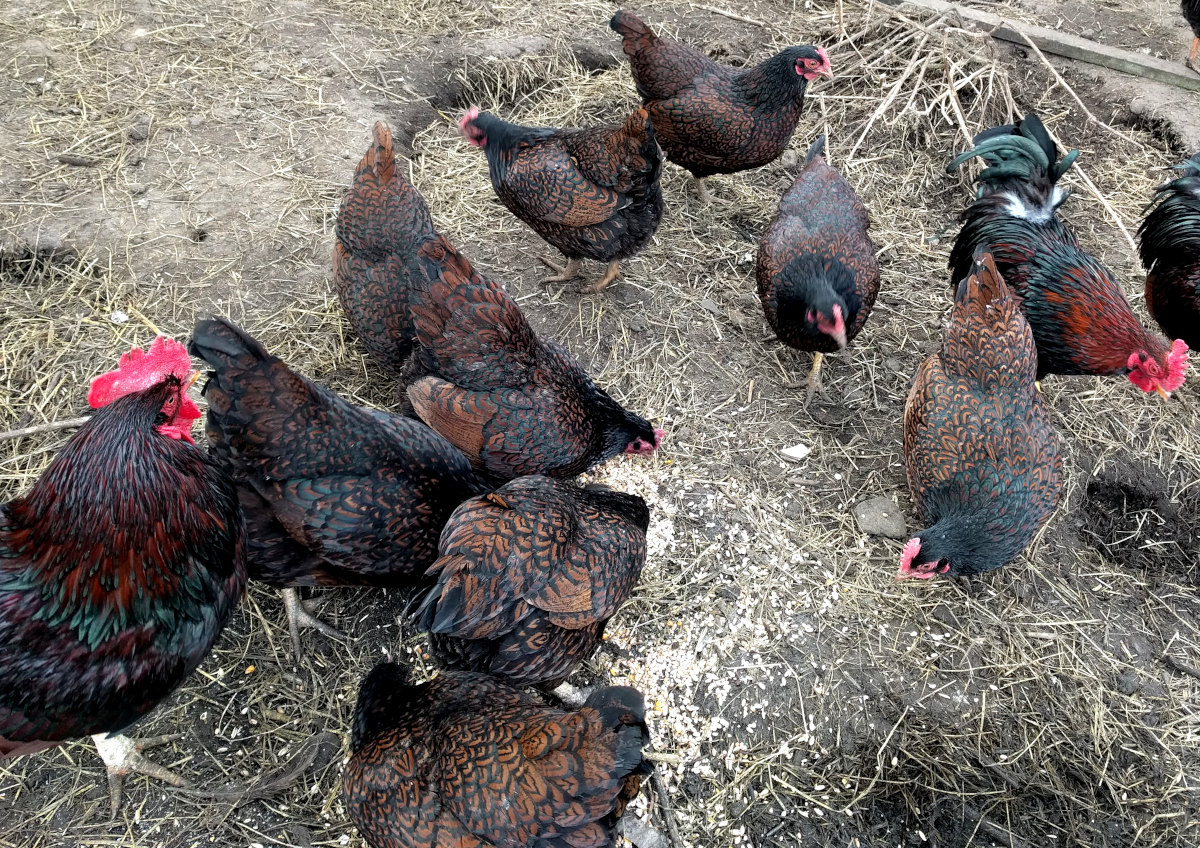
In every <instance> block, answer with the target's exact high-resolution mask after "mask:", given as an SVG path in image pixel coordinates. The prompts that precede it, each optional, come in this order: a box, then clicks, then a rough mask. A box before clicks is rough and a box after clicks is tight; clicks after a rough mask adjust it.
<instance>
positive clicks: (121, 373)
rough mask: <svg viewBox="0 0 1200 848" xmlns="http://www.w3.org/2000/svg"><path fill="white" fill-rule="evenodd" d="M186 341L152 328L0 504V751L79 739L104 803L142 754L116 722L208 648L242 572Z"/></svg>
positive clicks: (228, 483) (114, 798) (149, 705)
mask: <svg viewBox="0 0 1200 848" xmlns="http://www.w3.org/2000/svg"><path fill="white" fill-rule="evenodd" d="M190 371H191V361H190V360H189V359H188V356H187V352H186V350H185V349H184V347H183V345H181V344H179V343H178V342H175V341H174V340H172V339H165V338H161V337H160V338H158V339H155V341H154V343H153V344H152V345H151V346H150V349H149V350H148V351H145V352H143V351H142V350H141V349H139V348H134V349H133V350H131V351H130V352H129V353H127V354H126V355H125V356H123V357H121V362H120V367H119V368H118V369H117V370H116V371H112V372H109V373H107V374H103V375H101V376H99V377H97V378H96V379H94V380H93V381H92V385H91V390H90V391H89V393H88V402H89V403H90V405H91V406H92V407H93V408H94V409H96V413H95V414H94V415H93V416H92V417H91V419H90V420H89V421H88V422H87V423H85V424H84V425H83V426H82V427H81V428H80V430H79V431H78V432H77V433H76V434H75V435H74V437H72V438H71V440H70V441H69V442H67V444H66V446H64V447H63V449H62V450H60V451H59V453H58V455H57V456H56V457H55V458H54V461H53V462H51V463H50V466H49V467H48V468H47V469H46V470H45V472H43V474H42V475H41V477H39V478H38V480H37V481H36V482H35V483H34V484H33V488H32V489H30V490H29V492H28V493H27V494H26V495H25V496H24V497H22V498H18V499H16V500H13V501H10V502H9V503H7V504H4V505H2V506H0V644H2V645H3V646H4V650H3V651H2V652H0V756H13V755H17V754H28V753H33V752H35V751H39V750H43V749H45V748H49V747H52V746H53V745H55V744H57V743H59V742H63V741H65V740H68V739H76V738H79V737H82V736H88V735H90V736H92V737H93V739H94V740H95V742H96V747H97V749H98V750H99V752H100V756H101V758H103V759H104V762H105V765H106V766H107V770H108V783H109V791H110V798H111V802H112V810H113V814H114V815H115V814H116V812H117V809H118V808H119V806H120V802H121V793H122V782H123V779H124V777H125V775H127V774H129V773H130V772H134V771H136V772H141V773H143V774H147V775H150V776H153V777H157V778H159V779H161V780H165V781H167V782H169V783H171V784H173V785H176V786H183V785H186V781H185V780H184V779H183V778H182V777H180V776H179V775H176V774H174V773H173V772H170V771H168V770H167V769H165V768H163V767H161V766H159V765H156V764H155V763H153V762H150V761H149V760H148V759H146V758H144V757H143V756H142V755H141V753H140V752H141V750H142V749H143V748H144V747H149V746H151V745H154V744H161V743H163V742H167V741H171V740H173V739H174V738H176V737H162V738H158V739H148V740H135V739H130V738H127V737H125V736H121V735H119V734H120V733H122V732H123V731H125V730H126V729H127V728H129V727H130V726H131V725H132V724H133V723H134V722H136V721H137V720H138V719H140V718H142V717H143V716H144V715H146V714H147V713H148V712H150V711H151V710H153V709H154V708H155V706H157V705H158V704H159V703H161V702H162V701H163V700H164V699H166V698H167V697H168V696H169V695H170V694H171V693H172V692H173V691H175V689H176V688H177V687H178V686H179V685H180V684H181V683H182V682H183V681H184V680H185V679H186V678H187V677H188V675H190V674H191V673H192V672H193V671H194V670H195V669H196V667H197V666H198V665H200V663H201V662H202V661H203V660H204V658H205V657H206V656H208V652H209V651H210V650H211V649H212V646H213V643H214V642H216V639H217V636H218V635H219V634H220V632H221V630H222V628H224V626H225V624H226V623H227V622H228V621H229V618H230V616H231V615H232V614H233V611H234V609H235V608H236V606H237V603H238V601H239V600H240V599H241V596H242V591H243V590H244V588H245V584H246V549H245V529H244V526H243V524H242V518H241V515H240V514H239V512H238V503H237V495H236V493H235V491H234V485H233V481H232V480H230V479H229V477H228V476H227V475H226V474H225V473H224V472H222V471H221V470H220V469H219V468H218V467H217V466H216V465H215V464H214V463H213V462H212V461H210V460H209V458H208V456H207V455H206V454H205V453H204V451H202V450H200V449H199V448H197V447H195V445H194V444H193V443H192V437H191V428H192V422H193V421H194V420H195V419H196V418H198V417H199V416H200V410H199V408H197V406H196V404H195V403H193V402H192V401H191V399H190V398H188V396H187V387H188V386H190V385H191V382H190V381H188V380H187V378H188V374H189V372H190Z"/></svg>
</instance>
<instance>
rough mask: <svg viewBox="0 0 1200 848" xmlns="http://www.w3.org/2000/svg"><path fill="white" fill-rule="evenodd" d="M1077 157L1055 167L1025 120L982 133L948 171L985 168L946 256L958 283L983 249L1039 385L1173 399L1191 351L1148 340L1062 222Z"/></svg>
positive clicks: (1045, 138) (1049, 144)
mask: <svg viewBox="0 0 1200 848" xmlns="http://www.w3.org/2000/svg"><path fill="white" fill-rule="evenodd" d="M1078 153H1079V151H1077V150H1075V151H1072V152H1071V153H1069V154H1067V155H1066V156H1065V157H1064V158H1063V159H1062V160H1061V161H1060V160H1059V158H1058V147H1057V146H1056V145H1055V144H1054V141H1053V140H1051V138H1050V135H1049V133H1047V132H1046V128H1045V127H1044V126H1042V122H1041V120H1040V119H1039V118H1038V117H1037V115H1032V114H1031V115H1029V116H1028V117H1026V118H1025V120H1023V121H1021V123H1020V124H1017V125H1012V124H1008V125H1005V126H1001V127H996V128H995V129H991V130H987V131H986V132H983V133H980V134H979V135H978V136H976V137H975V147H974V149H972V150H968V151H967V152H965V153H962V154H960V155H959V156H956V157H955V158H954V159H953V160H952V161H951V162H950V164H949V166H947V170H948V171H953V170H954V169H955V168H957V167H958V166H960V165H962V164H963V163H964V162H966V161H968V160H969V159H972V158H974V157H976V156H978V157H981V158H982V159H983V161H984V163H985V164H986V165H987V167H986V168H985V169H984V170H983V171H982V172H980V174H979V176H978V177H977V178H976V181H977V182H978V183H979V195H978V199H977V200H976V201H975V202H974V203H972V204H971V205H970V206H969V207H968V208H967V210H966V211H965V212H963V216H962V218H963V228H962V230H961V231H960V232H959V234H958V240H957V241H956V242H955V244H954V249H953V250H952V251H951V253H950V268H951V270H952V274H953V281H954V284H955V285H958V284H959V283H960V282H962V280H964V279H965V278H966V277H967V275H968V274H970V272H971V268H972V267H973V265H972V263H973V256H974V254H975V251H976V250H977V249H978V248H979V247H984V248H986V249H988V250H989V251H991V253H992V256H993V257H994V258H995V261H996V267H997V268H998V269H999V271H1000V274H1001V276H1003V277H1004V279H1005V281H1006V283H1007V284H1008V286H1009V287H1010V288H1011V289H1012V291H1013V294H1014V295H1015V296H1016V297H1017V302H1018V303H1019V304H1020V306H1021V309H1022V311H1023V312H1024V313H1025V317H1026V319H1027V320H1028V321H1029V326H1030V327H1031V328H1032V330H1033V338H1034V341H1035V342H1036V343H1037V349H1038V365H1037V370H1038V377H1039V378H1040V377H1042V376H1044V375H1046V374H1095V375H1100V376H1106V375H1118V374H1125V375H1127V376H1128V377H1129V380H1130V382H1132V383H1133V384H1134V385H1135V386H1137V387H1138V388H1139V389H1141V390H1142V391H1144V392H1151V391H1156V392H1158V393H1159V394H1161V395H1162V396H1163V397H1169V396H1170V393H1171V392H1172V391H1174V390H1175V389H1177V388H1179V387H1180V386H1181V385H1183V381H1184V375H1185V372H1186V371H1187V359H1188V357H1187V350H1188V347H1187V345H1186V344H1185V343H1184V342H1183V341H1182V340H1179V339H1177V340H1176V341H1175V342H1174V344H1171V345H1168V343H1167V342H1166V341H1165V340H1164V339H1163V338H1162V337H1161V336H1159V335H1158V334H1156V333H1151V332H1148V331H1147V330H1146V328H1145V327H1143V326H1142V324H1141V322H1140V321H1138V319H1137V317H1136V316H1135V315H1134V314H1133V310H1132V309H1130V307H1129V301H1127V300H1126V299H1125V294H1124V292H1122V291H1121V286H1120V285H1119V284H1118V283H1117V281H1116V278H1115V277H1113V275H1112V272H1110V271H1109V270H1108V269H1107V268H1105V267H1104V266H1103V265H1101V264H1100V262H1099V261H1098V260H1097V259H1096V258H1095V257H1094V256H1092V255H1091V254H1090V253H1087V252H1086V251H1085V250H1084V249H1083V248H1082V247H1080V245H1079V242H1078V241H1077V240H1076V239H1075V235H1074V234H1073V233H1072V232H1071V231H1070V230H1068V229H1067V228H1066V226H1065V225H1064V224H1063V223H1062V221H1060V220H1059V218H1058V215H1057V212H1056V210H1057V209H1058V207H1059V206H1060V205H1061V204H1062V203H1063V201H1064V200H1066V198H1067V191H1066V190H1065V189H1063V188H1060V187H1059V186H1058V185H1057V183H1058V180H1059V179H1060V178H1061V177H1062V175H1063V174H1064V173H1066V171H1067V169H1068V168H1069V167H1071V163H1072V162H1074V161H1075V157H1076V156H1077V155H1078Z"/></svg>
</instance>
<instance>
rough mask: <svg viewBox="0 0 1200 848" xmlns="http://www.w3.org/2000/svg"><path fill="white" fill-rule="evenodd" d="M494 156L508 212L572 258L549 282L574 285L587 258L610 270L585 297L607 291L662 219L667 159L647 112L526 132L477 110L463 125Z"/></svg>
mask: <svg viewBox="0 0 1200 848" xmlns="http://www.w3.org/2000/svg"><path fill="white" fill-rule="evenodd" d="M458 125H459V128H460V129H461V130H462V133H463V136H464V137H465V138H466V139H467V141H469V142H470V143H471V144H473V145H475V146H476V147H481V148H483V152H484V153H485V154H487V161H488V171H489V173H490V174H491V178H492V188H493V189H495V191H496V194H497V196H498V197H499V198H500V201H501V202H502V203H503V204H504V205H505V206H506V207H508V210H509V211H510V212H512V213H513V214H514V215H516V216H517V217H518V218H520V219H521V220H522V221H524V222H525V223H526V224H528V225H529V226H530V227H532V228H533V229H534V231H535V232H536V233H537V234H538V235H540V236H541V237H542V238H544V239H545V240H546V241H548V242H549V243H550V244H551V245H553V246H554V247H556V248H558V249H559V250H561V251H562V252H563V254H564V255H565V256H566V257H567V265H566V268H562V267H560V266H559V265H557V264H555V263H554V262H552V261H550V260H549V259H543V260H542V261H543V262H545V263H546V265H548V266H549V267H551V268H553V269H554V270H555V271H557V272H558V276H556V277H550V278H549V279H547V280H546V282H555V281H559V280H569V279H571V278H572V277H575V276H577V275H578V273H579V263H580V260H581V259H594V260H596V261H598V262H607V263H608V270H607V271H606V272H605V274H604V276H603V277H601V278H600V279H599V281H597V282H596V283H595V284H594V285H592V286H590V287H589V288H587V289H585V290H584V291H585V292H589V293H591V292H597V291H600V290H601V289H603V288H605V287H606V286H607V285H608V284H609V283H611V282H612V281H613V280H614V279H616V277H617V276H618V275H619V274H620V273H621V269H620V262H621V260H622V259H627V258H629V257H630V256H632V255H633V254H635V253H637V252H638V251H639V250H641V248H642V247H643V246H644V245H645V244H646V242H648V241H649V240H650V236H652V235H653V234H654V231H655V230H656V229H657V228H658V222H659V219H660V218H662V212H663V199H662V190H661V189H660V188H659V185H658V173H659V170H660V169H661V166H662V157H661V156H660V154H659V152H658V144H657V143H655V141H654V129H653V128H652V127H651V125H650V119H649V117H648V116H647V114H646V110H645V109H638V110H637V111H636V112H634V113H633V114H632V115H630V116H629V117H628V118H627V119H626V120H625V123H623V124H613V125H611V126H605V127H589V128H587V129H549V128H543V127H523V126H519V125H517V124H510V123H508V122H507V121H502V120H500V119H499V118H497V117H495V116H493V115H489V114H488V113H487V112H484V113H482V114H481V113H480V112H479V109H478V108H477V107H474V106H472V107H471V109H470V110H469V111H468V112H467V113H466V114H465V115H463V117H462V120H460V121H459V123H458Z"/></svg>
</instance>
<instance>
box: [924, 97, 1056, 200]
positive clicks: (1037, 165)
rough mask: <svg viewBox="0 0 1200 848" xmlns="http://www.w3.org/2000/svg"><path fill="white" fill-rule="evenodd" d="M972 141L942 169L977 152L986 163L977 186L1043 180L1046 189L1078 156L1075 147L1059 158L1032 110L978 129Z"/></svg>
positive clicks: (1050, 186) (1051, 140)
mask: <svg viewBox="0 0 1200 848" xmlns="http://www.w3.org/2000/svg"><path fill="white" fill-rule="evenodd" d="M974 143H975V146H974V147H973V148H972V149H971V150H968V151H966V152H964V153H960V154H959V155H957V156H955V157H954V158H953V159H951V160H950V164H949V165H947V166H946V171H947V172H952V171H954V169H956V168H958V167H960V166H961V165H962V164H963V163H964V162H967V161H969V160H971V159H974V158H975V157H977V156H978V157H980V158H982V159H983V161H984V163H985V164H986V165H987V166H988V167H986V168H984V169H983V171H981V172H980V174H979V176H978V177H976V178H975V181H976V182H977V183H979V185H980V186H981V189H982V188H983V187H985V186H986V185H988V184H993V185H998V186H1001V187H1003V186H1007V185H1010V184H1011V183H1012V182H1013V181H1014V180H1016V181H1020V182H1025V183H1036V182H1039V181H1044V182H1045V183H1046V189H1050V188H1052V187H1053V186H1054V184H1055V183H1057V182H1058V180H1059V179H1060V178H1061V177H1062V175H1063V174H1065V173H1066V172H1067V169H1068V168H1070V167H1071V165H1072V164H1073V163H1074V162H1075V159H1076V157H1078V156H1079V151H1078V150H1072V151H1071V152H1070V153H1068V154H1067V155H1066V156H1064V157H1063V158H1062V159H1061V160H1059V158H1058V147H1057V145H1055V143H1054V140H1053V139H1051V138H1050V134H1049V133H1048V132H1046V127H1045V126H1044V125H1043V124H1042V121H1041V119H1040V118H1039V117H1038V116H1037V115H1035V114H1032V113H1030V114H1029V115H1027V116H1026V117H1025V120H1023V121H1021V123H1019V124H1004V125H1003V126H999V127H993V128H992V129H990V130H985V131H983V132H981V133H980V134H979V135H977V136H975V138H974ZM1060 202H1061V201H1060ZM1056 205H1057V204H1056Z"/></svg>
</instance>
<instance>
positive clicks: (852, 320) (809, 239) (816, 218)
mask: <svg viewBox="0 0 1200 848" xmlns="http://www.w3.org/2000/svg"><path fill="white" fill-rule="evenodd" d="M824 151H825V136H821V137H819V138H818V139H817V140H816V141H814V142H813V143H812V146H811V147H809V149H808V155H807V156H806V157H805V160H804V169H803V170H802V171H801V172H800V176H798V177H797V178H796V181H795V182H794V183H792V187H791V188H789V189H788V190H787V191H786V192H785V193H784V195H783V198H782V199H781V200H780V201H779V213H778V214H777V215H776V216H775V218H774V220H772V221H771V223H770V224H769V225H768V226H767V229H766V230H765V231H764V232H763V236H762V240H761V241H760V242H759V245H758V264H757V266H756V276H757V278H758V296H759V298H760V299H761V300H762V306H763V313H764V314H765V315H766V316H767V323H769V324H770V325H771V329H773V330H774V331H775V335H776V336H778V338H779V340H780V341H781V342H783V343H784V344H786V345H790V346H791V347H794V348H798V349H800V350H809V351H812V352H813V367H812V372H811V373H810V374H809V377H808V383H807V386H808V394H807V396H806V398H805V401H804V403H805V406H807V405H808V404H809V402H810V401H811V400H812V396H813V392H814V391H820V392H822V393H824V390H823V389H822V388H821V379H820V370H821V359H822V355H823V354H824V353H831V352H833V351H837V350H841V349H842V348H844V347H845V346H846V345H847V344H848V343H849V342H850V341H852V340H853V339H854V337H855V336H857V335H858V332H859V330H861V329H862V328H863V324H865V323H866V321H867V317H868V316H869V315H870V314H871V307H873V306H874V305H875V297H876V295H878V294H879V263H878V262H876V261H875V245H874V244H873V243H872V242H871V239H870V237H869V236H868V235H867V227H868V226H869V224H870V221H869V218H868V216H867V210H866V207H864V206H863V204H862V201H861V200H859V198H858V195H857V194H855V193H854V189H853V188H851V187H850V184H849V183H848V182H846V180H845V179H844V178H843V177H842V175H841V174H839V173H838V172H837V171H836V170H835V169H834V168H832V167H830V165H829V164H828V163H827V162H826V161H825V158H824V155H823V154H824Z"/></svg>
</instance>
